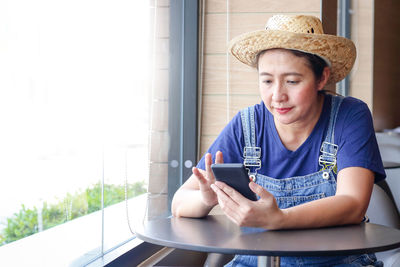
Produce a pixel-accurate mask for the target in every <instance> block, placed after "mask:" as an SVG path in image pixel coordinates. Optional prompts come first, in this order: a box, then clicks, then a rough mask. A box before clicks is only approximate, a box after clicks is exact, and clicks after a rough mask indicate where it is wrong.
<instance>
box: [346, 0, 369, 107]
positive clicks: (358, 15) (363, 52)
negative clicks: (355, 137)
mask: <svg viewBox="0 0 400 267" xmlns="http://www.w3.org/2000/svg"><path fill="white" fill-rule="evenodd" d="M351 9H352V12H351V39H352V40H353V42H354V44H355V46H356V48H357V58H356V62H355V63H354V66H353V70H352V71H351V72H350V75H349V77H350V90H349V95H351V96H354V97H356V98H359V99H361V100H363V101H364V102H366V103H367V104H368V106H369V108H370V109H371V111H372V107H373V99H372V95H373V67H374V51H373V49H374V43H373V40H374V0H363V1H360V0H352V1H351Z"/></svg>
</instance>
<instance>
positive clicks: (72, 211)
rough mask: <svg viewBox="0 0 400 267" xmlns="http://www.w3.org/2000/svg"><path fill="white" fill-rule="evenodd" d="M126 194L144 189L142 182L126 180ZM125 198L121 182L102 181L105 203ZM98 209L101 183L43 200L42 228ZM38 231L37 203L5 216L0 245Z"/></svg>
mask: <svg viewBox="0 0 400 267" xmlns="http://www.w3.org/2000/svg"><path fill="white" fill-rule="evenodd" d="M127 191H128V198H131V197H135V196H138V195H140V194H142V193H145V192H146V188H145V183H144V182H136V183H134V184H129V185H128V188H127ZM124 199H125V186H124V185H113V184H105V185H104V207H107V206H110V205H112V204H116V203H119V202H121V201H123V200H124ZM100 209H101V184H100V183H96V184H94V185H92V186H90V187H88V188H86V189H85V190H84V191H81V190H79V191H77V192H75V193H68V194H67V195H66V196H65V197H64V198H62V199H61V200H58V201H57V202H56V203H48V202H47V201H45V202H43V206H42V209H41V212H42V224H43V230H46V229H49V228H51V227H53V226H56V225H59V224H62V223H64V222H66V221H69V220H72V219H75V218H78V217H81V216H84V215H86V214H89V213H92V212H95V211H98V210H100ZM38 231H39V227H38V209H37V208H36V207H33V208H26V207H25V205H22V207H21V209H20V210H19V211H18V212H17V213H14V215H13V216H12V217H10V218H7V219H6V227H5V228H4V229H3V231H2V232H1V233H0V246H1V245H4V244H7V243H10V242H13V241H16V240H18V239H21V238H24V237H27V236H29V235H32V234H34V233H37V232H38Z"/></svg>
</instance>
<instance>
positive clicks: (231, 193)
mask: <svg viewBox="0 0 400 267" xmlns="http://www.w3.org/2000/svg"><path fill="white" fill-rule="evenodd" d="M215 185H216V186H217V187H218V188H219V189H220V190H221V191H222V192H224V194H225V195H226V196H228V197H229V199H230V201H232V202H234V203H235V204H236V205H238V204H239V203H243V201H249V200H248V199H247V198H245V197H244V196H243V195H242V194H240V193H239V192H238V191H236V190H235V189H233V188H232V187H230V186H229V185H227V184H226V183H223V182H219V181H216V182H215Z"/></svg>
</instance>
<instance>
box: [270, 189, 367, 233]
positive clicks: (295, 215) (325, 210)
mask: <svg viewBox="0 0 400 267" xmlns="http://www.w3.org/2000/svg"><path fill="white" fill-rule="evenodd" d="M365 211H366V208H365V207H364V205H363V204H362V203H360V202H359V201H357V200H356V199H354V198H353V197H351V196H347V195H336V196H332V197H327V198H323V199H320V200H316V201H312V202H308V203H305V204H303V205H299V206H295V207H291V208H288V209H283V210H282V212H283V217H282V220H281V222H280V225H279V227H277V228H279V229H289V228H316V227H326V226H334V225H344V224H356V223H360V222H361V221H362V219H363V217H364V215H365Z"/></svg>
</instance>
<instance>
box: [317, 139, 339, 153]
mask: <svg viewBox="0 0 400 267" xmlns="http://www.w3.org/2000/svg"><path fill="white" fill-rule="evenodd" d="M329 147H331V148H333V153H331V152H328V151H331V149H329ZM337 151H338V145H336V144H332V143H329V142H326V141H325V142H323V143H322V145H321V148H320V152H321V153H322V154H327V155H330V156H336V154H337Z"/></svg>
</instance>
